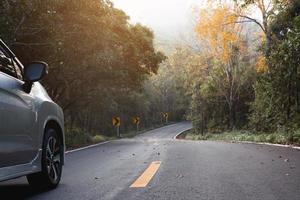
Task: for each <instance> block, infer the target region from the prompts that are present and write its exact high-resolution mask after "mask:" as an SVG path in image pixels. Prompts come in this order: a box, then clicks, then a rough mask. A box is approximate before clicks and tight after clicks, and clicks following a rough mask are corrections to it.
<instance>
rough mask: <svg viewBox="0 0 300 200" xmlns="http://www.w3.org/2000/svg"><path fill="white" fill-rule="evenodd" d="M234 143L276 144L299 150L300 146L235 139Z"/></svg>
mask: <svg viewBox="0 0 300 200" xmlns="http://www.w3.org/2000/svg"><path fill="white" fill-rule="evenodd" d="M236 143H243V144H260V145H268V146H276V147H285V148H292V149H298V150H300V147H297V146H293V145H285V144H272V143H267V142H249V141H236Z"/></svg>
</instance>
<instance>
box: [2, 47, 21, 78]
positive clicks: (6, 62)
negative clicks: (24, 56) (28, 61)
mask: <svg viewBox="0 0 300 200" xmlns="http://www.w3.org/2000/svg"><path fill="white" fill-rule="evenodd" d="M0 71H1V72H3V73H5V74H8V75H10V76H12V77H15V78H18V79H22V72H21V70H20V68H19V67H18V66H17V64H16V63H15V62H14V61H13V60H12V59H10V58H9V57H8V56H7V55H6V53H5V51H4V50H3V49H2V48H1V47H0Z"/></svg>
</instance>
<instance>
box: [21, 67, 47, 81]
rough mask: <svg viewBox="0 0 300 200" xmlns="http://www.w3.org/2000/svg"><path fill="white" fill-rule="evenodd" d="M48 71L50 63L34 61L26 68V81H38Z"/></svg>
mask: <svg viewBox="0 0 300 200" xmlns="http://www.w3.org/2000/svg"><path fill="white" fill-rule="evenodd" d="M47 73H48V65H47V63H44V62H32V63H30V64H29V65H27V66H26V67H25V69H24V76H25V81H28V82H32V83H33V82H36V81H39V80H41V79H42V78H43V77H44V76H45V75H46V74H47Z"/></svg>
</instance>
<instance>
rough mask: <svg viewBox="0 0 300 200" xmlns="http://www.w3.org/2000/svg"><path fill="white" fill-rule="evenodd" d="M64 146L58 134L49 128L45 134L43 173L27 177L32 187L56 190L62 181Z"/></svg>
mask: <svg viewBox="0 0 300 200" xmlns="http://www.w3.org/2000/svg"><path fill="white" fill-rule="evenodd" d="M62 154H63V146H62V141H60V139H59V137H58V135H57V132H56V131H55V130H54V129H52V128H49V129H47V130H46V132H45V136H44V141H43V150H42V171H41V172H39V173H35V174H30V175H28V176H27V180H28V182H29V184H30V185H32V186H34V187H37V188H41V189H53V188H55V187H56V186H57V185H58V184H59V182H60V179H61V174H62V158H63V155H62Z"/></svg>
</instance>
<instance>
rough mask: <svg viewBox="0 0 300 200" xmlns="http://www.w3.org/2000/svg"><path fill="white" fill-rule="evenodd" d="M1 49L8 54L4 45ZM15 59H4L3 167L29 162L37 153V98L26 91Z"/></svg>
mask: <svg viewBox="0 0 300 200" xmlns="http://www.w3.org/2000/svg"><path fill="white" fill-rule="evenodd" d="M0 51H1V52H0V54H1V53H2V56H7V57H8V54H7V52H5V51H4V48H1V46H0ZM0 56H1V55H0ZM11 61H12V63H11V65H9V66H8V65H6V64H5V63H2V64H1V63H0V167H8V166H13V165H19V164H25V163H28V162H30V161H31V160H33V159H34V157H35V155H36V154H37V148H36V147H35V146H36V145H35V144H36V133H35V129H36V116H35V113H34V107H33V105H34V104H33V100H34V99H33V97H32V96H31V95H30V94H26V93H25V92H24V91H23V89H22V85H23V81H22V80H20V76H21V74H20V73H18V70H20V69H18V70H16V69H15V68H16V67H17V66H16V63H15V62H14V61H13V60H11ZM0 62H1V61H0Z"/></svg>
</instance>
